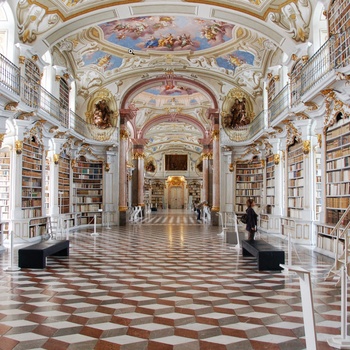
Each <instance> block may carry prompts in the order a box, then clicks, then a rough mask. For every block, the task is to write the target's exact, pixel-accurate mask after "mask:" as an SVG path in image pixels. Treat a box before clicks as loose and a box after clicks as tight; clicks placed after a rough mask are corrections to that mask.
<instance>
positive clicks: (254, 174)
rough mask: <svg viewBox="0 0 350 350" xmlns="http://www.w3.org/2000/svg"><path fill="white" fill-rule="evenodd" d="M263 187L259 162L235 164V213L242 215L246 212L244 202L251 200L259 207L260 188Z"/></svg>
mask: <svg viewBox="0 0 350 350" xmlns="http://www.w3.org/2000/svg"><path fill="white" fill-rule="evenodd" d="M262 185H263V167H262V164H261V160H259V159H256V160H253V161H250V162H247V161H245V162H237V163H236V193H235V197H236V202H235V212H236V213H238V214H239V213H243V212H245V210H246V207H247V206H246V202H247V200H248V199H249V198H251V199H253V200H254V202H255V203H256V205H257V206H260V205H261V203H260V200H261V188H262Z"/></svg>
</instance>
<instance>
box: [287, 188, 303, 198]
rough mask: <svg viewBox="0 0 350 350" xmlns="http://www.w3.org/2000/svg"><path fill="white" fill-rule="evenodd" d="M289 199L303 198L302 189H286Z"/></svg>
mask: <svg viewBox="0 0 350 350" xmlns="http://www.w3.org/2000/svg"><path fill="white" fill-rule="evenodd" d="M288 196H289V197H303V196H304V187H289V188H288Z"/></svg>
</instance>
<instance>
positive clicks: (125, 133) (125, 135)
mask: <svg viewBox="0 0 350 350" xmlns="http://www.w3.org/2000/svg"><path fill="white" fill-rule="evenodd" d="M128 138H129V133H128V131H127V130H124V129H121V130H120V139H121V140H127V139H128Z"/></svg>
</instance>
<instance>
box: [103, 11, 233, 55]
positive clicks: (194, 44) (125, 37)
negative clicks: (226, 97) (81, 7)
mask: <svg viewBox="0 0 350 350" xmlns="http://www.w3.org/2000/svg"><path fill="white" fill-rule="evenodd" d="M99 27H100V28H101V29H102V30H103V34H104V39H105V40H107V41H108V42H110V43H112V44H115V45H119V46H124V47H126V48H127V49H131V50H135V51H136V50H158V51H177V50H191V51H199V50H204V49H210V48H212V47H215V46H217V45H220V44H223V43H225V42H227V41H228V40H230V39H232V29H233V27H234V26H233V25H232V24H229V23H226V22H219V21H215V20H206V19H203V18H192V17H185V16H145V17H133V18H128V19H125V20H116V21H112V22H107V23H102V24H100V25H99Z"/></svg>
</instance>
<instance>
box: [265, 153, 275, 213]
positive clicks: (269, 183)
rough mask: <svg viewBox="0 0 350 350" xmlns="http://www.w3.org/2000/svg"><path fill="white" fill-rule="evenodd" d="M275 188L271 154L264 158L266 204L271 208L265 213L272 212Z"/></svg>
mask: <svg viewBox="0 0 350 350" xmlns="http://www.w3.org/2000/svg"><path fill="white" fill-rule="evenodd" d="M275 188H276V184H275V162H274V156H273V154H272V155H270V156H268V157H267V159H266V205H267V206H270V208H271V212H270V213H269V212H268V210H267V214H272V209H273V208H274V206H275Z"/></svg>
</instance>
